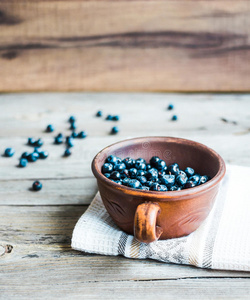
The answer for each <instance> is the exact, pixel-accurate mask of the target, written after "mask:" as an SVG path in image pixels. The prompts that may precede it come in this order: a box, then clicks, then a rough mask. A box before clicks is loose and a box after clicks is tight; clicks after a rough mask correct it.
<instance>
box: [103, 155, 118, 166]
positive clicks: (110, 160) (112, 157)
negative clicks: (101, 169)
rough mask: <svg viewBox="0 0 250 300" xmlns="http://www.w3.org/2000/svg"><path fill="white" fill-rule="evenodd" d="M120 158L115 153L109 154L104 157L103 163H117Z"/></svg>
mask: <svg viewBox="0 0 250 300" xmlns="http://www.w3.org/2000/svg"><path fill="white" fill-rule="evenodd" d="M119 160H120V158H119V157H117V156H115V155H109V156H108V157H107V158H106V159H105V163H111V164H113V165H115V164H117V163H118V162H119Z"/></svg>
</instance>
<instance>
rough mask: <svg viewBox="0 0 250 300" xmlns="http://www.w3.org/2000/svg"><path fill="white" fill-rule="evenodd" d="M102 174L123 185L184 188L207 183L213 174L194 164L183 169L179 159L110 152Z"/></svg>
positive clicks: (160, 190) (165, 188)
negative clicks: (169, 160) (203, 172)
mask: <svg viewBox="0 0 250 300" xmlns="http://www.w3.org/2000/svg"><path fill="white" fill-rule="evenodd" d="M102 174H103V175H104V176H105V177H106V178H108V179H110V180H112V181H113V182H116V183H118V184H120V185H124V186H127V187H130V188H134V189H140V190H143V191H158V192H166V191H180V190H182V189H188V188H193V187H195V186H198V185H201V184H204V183H206V182H207V181H208V180H209V179H210V178H209V176H207V175H200V174H198V173H196V172H195V170H194V169H193V168H191V167H186V169H185V170H181V169H180V167H179V165H178V164H177V163H173V164H170V165H168V166H167V164H166V162H165V161H164V160H162V159H160V158H159V157H158V156H153V157H151V159H150V160H149V162H148V163H147V162H146V160H145V159H143V158H137V159H133V158H131V157H126V158H124V159H121V158H119V157H117V156H115V155H109V156H108V157H107V158H106V160H105V162H104V164H103V166H102Z"/></svg>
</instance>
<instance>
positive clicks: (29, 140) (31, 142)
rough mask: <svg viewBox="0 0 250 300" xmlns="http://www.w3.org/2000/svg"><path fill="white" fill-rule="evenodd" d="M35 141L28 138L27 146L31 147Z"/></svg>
mask: <svg viewBox="0 0 250 300" xmlns="http://www.w3.org/2000/svg"><path fill="white" fill-rule="evenodd" d="M35 141H36V140H35V139H34V138H28V142H27V144H28V145H29V146H33V145H34V143H35Z"/></svg>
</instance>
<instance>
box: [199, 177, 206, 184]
mask: <svg viewBox="0 0 250 300" xmlns="http://www.w3.org/2000/svg"><path fill="white" fill-rule="evenodd" d="M207 181H208V176H207V175H202V176H201V177H200V181H199V184H203V183H205V182H207Z"/></svg>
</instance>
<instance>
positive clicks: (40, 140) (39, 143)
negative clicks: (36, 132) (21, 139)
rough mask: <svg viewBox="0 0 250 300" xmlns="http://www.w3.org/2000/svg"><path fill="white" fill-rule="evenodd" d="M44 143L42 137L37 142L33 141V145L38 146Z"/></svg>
mask: <svg viewBox="0 0 250 300" xmlns="http://www.w3.org/2000/svg"><path fill="white" fill-rule="evenodd" d="M42 145H43V141H42V139H38V140H36V141H35V143H33V146H35V147H37V148H39V147H42Z"/></svg>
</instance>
